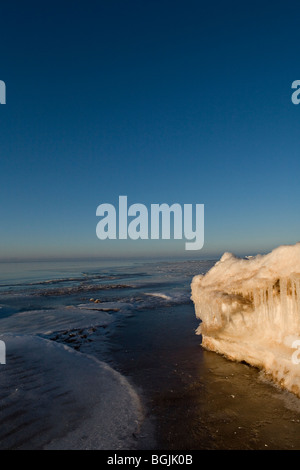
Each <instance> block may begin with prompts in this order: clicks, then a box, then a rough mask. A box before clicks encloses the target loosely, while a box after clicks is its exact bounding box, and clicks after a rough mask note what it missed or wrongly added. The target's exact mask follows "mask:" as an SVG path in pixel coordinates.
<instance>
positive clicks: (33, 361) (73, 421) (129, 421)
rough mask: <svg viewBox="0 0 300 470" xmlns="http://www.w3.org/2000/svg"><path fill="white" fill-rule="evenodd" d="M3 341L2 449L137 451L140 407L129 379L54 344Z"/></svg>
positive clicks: (15, 338)
mask: <svg viewBox="0 0 300 470" xmlns="http://www.w3.org/2000/svg"><path fill="white" fill-rule="evenodd" d="M0 338H1V340H3V341H4V342H5V344H6V347H7V363H6V366H1V368H0V390H1V391H0V395H1V408H0V421H1V428H0V450H3V449H5V450H8V449H22V450H28V449H31V450H32V449H57V450H60V449H63V450H74V449H81V450H85V449H87V450H90V449H108V450H111V449H117V450H120V449H128V448H134V446H135V445H136V441H135V439H134V437H133V435H137V434H138V432H139V425H140V422H141V419H142V414H141V404H140V400H139V398H138V396H137V394H136V392H135V391H134V389H133V388H132V386H131V385H130V384H129V382H128V381H127V380H126V378H125V377H124V376H122V375H121V374H119V373H118V372H116V371H114V370H113V369H112V368H111V367H110V366H109V365H107V364H106V363H104V362H101V361H98V360H97V359H95V358H94V357H92V356H88V355H86V354H82V353H80V352H77V351H74V349H71V348H69V347H67V346H65V345H62V344H58V343H56V342H55V341H49V340H46V339H44V338H39V337H38V336H30V335H5V336H0Z"/></svg>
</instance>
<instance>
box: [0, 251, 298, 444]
mask: <svg viewBox="0 0 300 470" xmlns="http://www.w3.org/2000/svg"><path fill="white" fill-rule="evenodd" d="M215 262H216V260H149V259H148V260H122V261H118V260H113V261H111V260H105V261H103V260H101V261H99V260H93V261H83V260H80V261H78V260H72V261H70V260H68V261H43V262H42V261H35V262H30V263H29V262H10V263H8V262H7V263H0V340H2V341H3V342H4V344H5V345H6V361H5V363H2V364H0V403H1V407H0V448H1V449H44V448H60V449H61V448H70V449H74V448H84V449H161V450H205V449H207V450H208V449H211V450H216V449H264V450H268V449H300V405H299V401H300V400H299V399H298V398H297V397H295V396H294V395H292V394H291V393H289V392H287V391H284V390H281V389H280V388H279V387H278V386H277V385H275V384H273V383H272V381H270V380H269V379H268V377H266V376H265V375H264V374H263V372H262V371H259V370H258V369H255V368H253V367H250V366H249V365H248V364H243V363H242V364H241V363H237V362H232V361H229V360H227V359H226V358H224V357H222V356H220V355H218V354H216V353H213V352H210V351H206V350H204V349H203V348H202V346H201V336H199V335H197V334H196V330H197V327H198V326H199V319H197V318H196V316H195V312H194V306H193V303H192V301H191V299H190V296H191V288H190V285H191V281H192V278H193V276H195V275H197V274H205V273H206V272H207V271H208V270H209V269H210V268H211V267H212V266H213V265H214V263H215ZM92 410H94V411H93V412H92ZM97 417H98V418H97ZM96 418H97V419H96ZM99 421H101V423H102V425H101V426H102V427H101V429H100V430H99Z"/></svg>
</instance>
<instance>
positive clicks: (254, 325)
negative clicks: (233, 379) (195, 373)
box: [191, 243, 300, 397]
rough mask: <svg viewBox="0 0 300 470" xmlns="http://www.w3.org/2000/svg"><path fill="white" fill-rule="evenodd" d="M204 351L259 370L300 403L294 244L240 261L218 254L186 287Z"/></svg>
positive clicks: (298, 270)
mask: <svg viewBox="0 0 300 470" xmlns="http://www.w3.org/2000/svg"><path fill="white" fill-rule="evenodd" d="M191 289H192V300H193V302H194V305H195V312H196V316H197V318H199V319H201V320H202V322H201V324H200V326H199V328H198V330H197V333H198V334H202V345H203V347H205V348H206V349H209V350H211V351H215V352H218V353H220V354H223V355H225V356H226V357H228V358H229V359H232V360H237V361H245V362H247V363H249V364H251V365H253V366H256V367H259V368H261V369H264V370H265V371H266V373H267V374H269V375H270V376H271V377H272V378H273V379H274V380H275V381H276V382H277V383H279V384H280V385H281V386H282V387H283V388H286V389H288V390H290V391H292V392H294V393H295V394H297V395H298V396H299V397H300V364H297V363H294V362H295V361H293V360H292V358H293V353H295V346H294V345H293V343H294V341H296V340H298V339H300V243H297V244H295V245H284V246H280V247H278V248H276V249H274V250H273V251H272V252H271V253H269V254H267V255H257V256H254V257H247V259H241V258H237V257H235V256H234V255H233V254H231V253H224V255H223V256H222V257H221V259H220V261H218V262H217V263H216V264H215V265H214V266H213V267H212V268H211V269H210V270H209V271H208V272H207V273H206V274H205V275H198V276H195V277H194V278H193V280H192V284H191Z"/></svg>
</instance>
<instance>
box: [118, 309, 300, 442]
mask: <svg viewBox="0 0 300 470" xmlns="http://www.w3.org/2000/svg"><path fill="white" fill-rule="evenodd" d="M197 326H198V322H197V321H196V320H195V318H194V310H193V306H192V305H184V306H176V307H172V308H171V309H168V310H166V309H163V308H161V309H157V310H156V311H155V314H153V312H149V311H142V312H139V313H138V315H135V316H134V317H132V318H130V319H128V321H127V324H126V327H119V328H117V329H116V330H115V332H114V334H113V335H112V337H111V340H112V341H113V342H114V348H111V350H110V354H111V355H112V358H113V364H114V366H115V367H116V368H118V370H120V371H121V372H122V373H124V374H125V375H126V376H128V377H129V378H130V379H131V381H132V382H133V384H135V385H136V386H138V387H140V388H141V389H142V390H143V392H144V397H145V403H146V407H147V409H148V411H147V416H148V418H149V417H151V419H152V420H153V418H154V425H155V428H156V431H155V432H156V444H155V445H154V447H156V448H159V449H164V450H167V449H170V450H172V449H177V450H184V449H185V450H191V449H300V400H298V399H297V398H296V397H294V396H293V395H292V394H290V393H288V392H285V391H282V390H280V389H278V388H277V387H276V386H274V385H273V384H272V383H270V382H268V381H267V380H266V379H264V377H263V376H262V374H261V373H260V372H259V371H258V370H257V369H254V368H252V367H250V366H248V365H246V364H239V363H235V362H231V361H228V360H227V359H225V358H223V357H221V356H219V355H217V354H215V353H212V352H209V351H205V350H203V349H202V348H201V346H200V340H201V338H200V337H199V336H196V335H195V334H194V329H195V328H196V327H197ZM146 441H147V439H145V442H144V443H143V442H142V443H141V445H142V446H144V447H147V443H146Z"/></svg>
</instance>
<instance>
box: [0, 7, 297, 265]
mask: <svg viewBox="0 0 300 470" xmlns="http://www.w3.org/2000/svg"><path fill="white" fill-rule="evenodd" d="M298 5H299V4H298V3H297V2H294V1H289V2H283V1H282V2H276V1H275V2H272V5H271V6H270V2H261V1H260V2H258V1H251V2H238V1H227V2H224V1H216V2H213V3H212V2H202V1H200V0H197V1H196V0H195V1H192V0H185V1H184V2H183V1H178V0H151V1H150V0H149V1H148V0H147V1H142V2H141V1H138V0H135V1H132V0H128V1H126V2H124V1H121V0H119V1H117V0H107V1H101V0H98V1H89V0H87V1H85V2H83V1H72V2H70V1H66V0H64V1H60V2H58V1H51V2H47V1H45V2H34V1H26V2H23V1H14V2H5V5H4V4H3V5H1V9H0V10H1V11H0V14H1V23H2V24H1V30H0V39H1V43H0V44H1V45H0V47H1V55H0V79H1V80H4V81H5V83H6V86H7V104H6V105H1V106H0V126H1V127H0V136H1V139H0V161H1V172H0V195H1V196H0V197H1V206H0V221H1V222H0V223H1V245H0V259H5V258H11V257H15V258H44V257H74V256H76V257H81V256H82V257H98V256H99V257H102V256H103V257H105V256H116V257H122V256H161V255H174V256H175V255H176V256H185V255H186V254H189V255H190V256H193V257H200V258H201V257H202V256H203V257H204V256H218V255H219V254H221V253H222V252H224V251H232V252H235V253H237V254H247V253H251V254H253V253H256V252H265V251H268V250H270V249H272V248H274V247H275V246H277V245H279V244H285V243H295V242H296V241H298V240H299V239H300V235H299V233H300V218H299V217H298V213H299V200H300V185H299V173H300V171H299V170H300V152H299V150H300V140H299V135H300V133H299V130H300V106H295V105H293V104H292V102H291V94H292V90H291V84H292V82H293V81H294V80H296V79H300V70H299V53H298V52H299V48H300V46H299V44H300V29H299V24H298V15H297V11H298ZM119 195H127V196H128V202H129V204H132V203H136V202H139V203H143V204H145V205H150V204H151V203H163V202H166V203H169V204H172V203H174V202H177V203H180V204H185V203H193V204H196V203H203V204H205V244H204V248H203V249H202V250H201V251H199V252H194V253H187V252H185V250H184V241H182V242H181V241H176V242H175V241H149V242H147V241H138V242H133V241H129V240H128V241H125V242H124V241H123V242H121V241H105V242H103V241H100V240H98V239H97V237H96V224H97V221H98V220H97V218H96V208H97V206H98V205H99V204H101V203H114V204H116V203H117V200H118V196H119Z"/></svg>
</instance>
